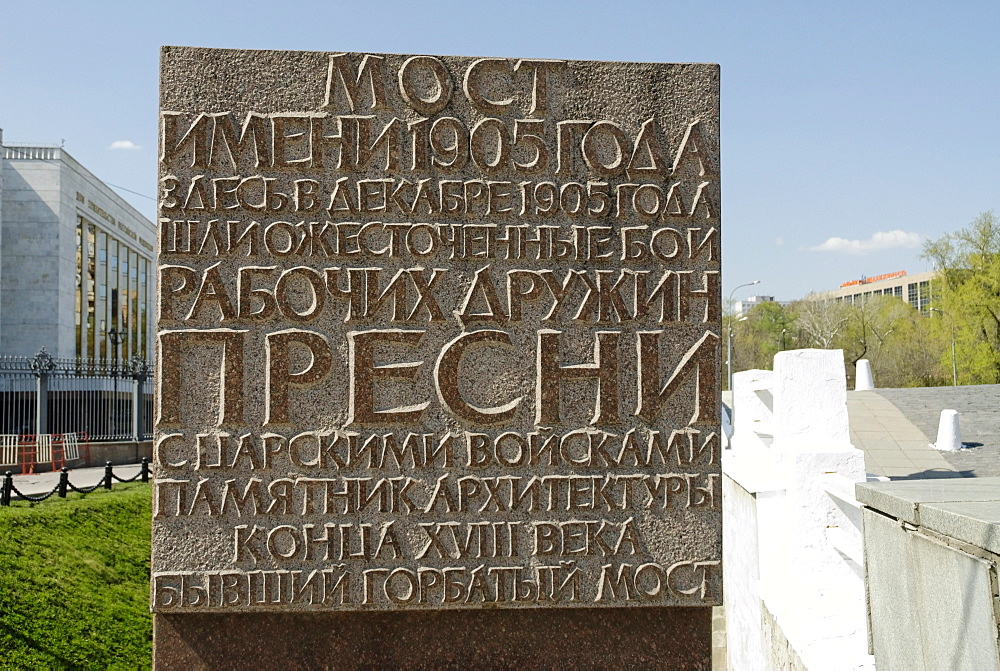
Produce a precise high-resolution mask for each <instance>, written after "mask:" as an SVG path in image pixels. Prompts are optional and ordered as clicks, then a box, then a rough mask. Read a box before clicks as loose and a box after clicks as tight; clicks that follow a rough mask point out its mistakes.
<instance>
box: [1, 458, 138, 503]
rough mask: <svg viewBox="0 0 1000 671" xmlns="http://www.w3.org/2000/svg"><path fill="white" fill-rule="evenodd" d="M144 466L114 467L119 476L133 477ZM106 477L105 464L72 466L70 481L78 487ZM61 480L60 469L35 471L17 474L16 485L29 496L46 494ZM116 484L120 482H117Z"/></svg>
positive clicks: (127, 465)
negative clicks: (45, 471)
mask: <svg viewBox="0 0 1000 671" xmlns="http://www.w3.org/2000/svg"><path fill="white" fill-rule="evenodd" d="M141 468H142V466H141V465H140V464H121V465H117V466H115V467H114V473H115V475H117V476H118V477H119V478H123V479H125V478H131V477H132V476H133V475H135V474H136V473H138V472H139V470H140V469H141ZM103 478H104V466H97V467H95V468H71V469H70V471H69V481H70V482H71V483H73V485H74V486H76V487H93V486H94V485H96V484H97V483H99V482H100V481H101V480H102V479H103ZM58 482H59V471H54V472H50V473H35V474H33V475H15V476H14V486H15V487H16V488H17V489H18V491H20V492H22V493H24V494H27V495H28V496H37V495H38V494H45V493H47V492H49V491H51V490H52V488H53V487H55V486H56V484H57V483H58ZM115 484H118V483H117V482H115Z"/></svg>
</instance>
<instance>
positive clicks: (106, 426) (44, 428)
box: [0, 348, 153, 442]
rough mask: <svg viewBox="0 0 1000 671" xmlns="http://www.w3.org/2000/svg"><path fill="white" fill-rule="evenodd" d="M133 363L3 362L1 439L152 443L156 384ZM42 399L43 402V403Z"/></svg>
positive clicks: (42, 357)
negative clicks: (67, 437)
mask: <svg viewBox="0 0 1000 671" xmlns="http://www.w3.org/2000/svg"><path fill="white" fill-rule="evenodd" d="M152 372H153V371H152V368H151V367H150V366H149V364H148V363H147V362H146V361H145V360H143V359H141V358H139V357H135V358H133V359H131V360H129V361H122V362H105V361H94V360H80V359H57V358H54V357H52V356H51V355H50V354H49V353H48V352H46V351H45V349H44V348H43V349H42V350H41V351H40V352H39V353H38V354H36V355H35V356H33V357H15V356H2V357H0V434H17V435H22V436H23V435H39V434H66V433H78V434H81V435H84V436H86V437H87V439H88V440H89V442H102V441H119V440H135V441H138V440H149V439H151V438H152V435H153V379H152ZM39 399H41V401H40V402H39Z"/></svg>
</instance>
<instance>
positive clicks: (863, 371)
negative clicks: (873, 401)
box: [854, 359, 875, 391]
mask: <svg viewBox="0 0 1000 671" xmlns="http://www.w3.org/2000/svg"><path fill="white" fill-rule="evenodd" d="M855 373H856V375H855V376H854V391H871V390H872V389H874V388H875V378H873V377H872V365H871V363H870V362H869V361H868V359H861V360H859V361H858V363H857V365H856V366H855Z"/></svg>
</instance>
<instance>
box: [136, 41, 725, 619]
mask: <svg viewBox="0 0 1000 671" xmlns="http://www.w3.org/2000/svg"><path fill="white" fill-rule="evenodd" d="M191 63H203V64H204V63H211V64H212V71H213V72H214V73H215V75H214V76H215V78H214V79H213V82H212V86H211V87H210V89H211V90H209V89H206V87H205V86H204V84H205V83H204V82H199V81H196V78H197V77H199V76H202V75H201V74H199V73H202V72H204V70H202V69H198V70H193V69H189V68H190V67H191ZM247 68H250V71H253V72H254V73H255V76H259V77H260V81H270V82H278V81H281V82H286V83H287V86H286V87H284V88H282V89H268V88H267V87H256V88H254V87H250V88H248V87H247V85H246V81H245V77H246V76H247V72H249V71H248V70H247ZM163 77H164V82H165V83H167V82H169V85H166V84H165V85H164V86H162V87H161V113H160V190H159V213H160V218H159V224H158V225H159V241H158V245H159V268H158V291H159V312H158V352H159V363H160V365H159V367H158V371H159V372H158V374H159V379H158V387H157V405H156V422H157V430H156V436H155V440H154V445H153V461H154V465H155V469H156V475H157V477H156V480H155V483H154V487H153V498H154V501H153V505H154V520H153V524H154V536H153V538H154V551H153V589H152V604H153V608H154V609H155V610H162V611H168V610H169V611H171V612H188V611H190V612H204V611H216V612H221V611H228V610H309V609H318V610H338V609H340V610H364V609H414V608H456V607H458V608H474V607H483V606H486V607H564V606H571V607H581V606H593V607H602V606H622V605H708V604H716V603H719V601H720V598H721V566H720V563H719V560H720V557H721V495H722V494H721V482H720V468H719V464H720V459H721V449H722V441H721V440H720V435H721V433H720V427H719V419H720V418H719V351H720V347H719V332H720V281H721V280H720V268H721V257H720V252H721V234H720V231H721V221H720V185H719V161H718V72H717V69H716V68H715V67H714V66H701V65H655V64H628V63H593V62H579V61H550V60H525V59H505V58H457V57H435V56H395V55H386V54H345V53H334V54H322V53H286V54H282V53H276V52H267V53H266V54H265V52H261V53H259V54H258V53H249V52H229V51H223V50H191V49H175V48H167V49H165V50H164V54H163ZM194 90H198V91H200V92H201V93H199V94H198V95H197V96H194V95H192V94H191V93H190V92H191V91H194ZM247 91H251V92H250V93H247ZM195 547H196V548H197V549H196V550H195V549H194V548H195Z"/></svg>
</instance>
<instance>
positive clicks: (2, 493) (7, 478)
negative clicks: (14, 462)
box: [0, 471, 14, 507]
mask: <svg viewBox="0 0 1000 671" xmlns="http://www.w3.org/2000/svg"><path fill="white" fill-rule="evenodd" d="M13 488H14V474H13V473H11V472H10V471H7V472H6V473H5V474H4V476H3V489H2V490H0V506H5V507H6V506H9V505H10V496H11V489H13Z"/></svg>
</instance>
